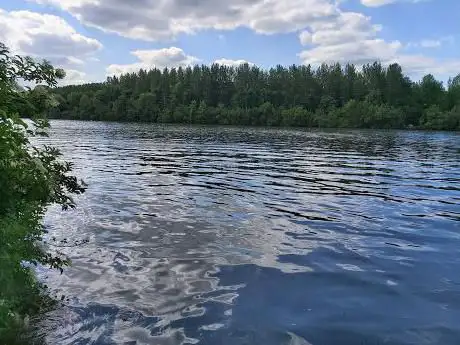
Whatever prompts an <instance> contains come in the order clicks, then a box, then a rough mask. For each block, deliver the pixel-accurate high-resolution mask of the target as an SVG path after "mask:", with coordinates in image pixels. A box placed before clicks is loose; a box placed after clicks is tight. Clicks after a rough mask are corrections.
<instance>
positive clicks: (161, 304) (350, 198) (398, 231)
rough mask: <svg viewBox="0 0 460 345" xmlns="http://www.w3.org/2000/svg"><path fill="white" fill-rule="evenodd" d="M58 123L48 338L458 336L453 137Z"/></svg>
mask: <svg viewBox="0 0 460 345" xmlns="http://www.w3.org/2000/svg"><path fill="white" fill-rule="evenodd" d="M52 127H53V129H52V131H51V137H50V138H49V139H47V140H46V141H47V142H48V143H51V144H53V145H54V146H57V147H59V148H60V149H61V150H62V152H63V153H64V157H65V158H66V159H68V160H71V161H73V162H74V163H75V166H76V168H75V172H76V174H77V175H78V176H80V177H82V178H83V179H84V180H85V181H86V182H87V183H88V185H89V188H88V191H87V193H86V194H84V195H83V196H82V197H79V198H77V202H78V208H77V209H76V210H74V211H69V212H67V213H64V214H63V213H62V212H60V211H59V210H57V209H56V208H53V209H52V210H51V211H50V212H49V213H48V215H47V217H46V226H47V228H48V229H49V230H50V234H49V238H52V237H56V243H59V244H58V247H57V249H59V250H61V251H63V252H64V253H66V254H68V255H69V257H70V258H71V259H72V263H73V265H72V267H70V268H68V269H66V270H65V271H64V273H63V274H62V275H60V274H59V273H58V272H48V271H46V270H41V271H40V272H39V275H40V276H41V278H42V279H45V280H46V281H47V283H48V285H49V286H50V288H51V290H52V291H53V293H55V294H56V295H57V296H61V295H65V298H64V303H63V305H62V306H60V307H58V308H57V309H56V310H54V311H52V312H50V313H49V314H47V315H43V317H42V318H41V322H40V323H39V325H38V326H39V327H38V329H39V330H38V335H37V336H44V337H45V338H46V340H47V343H48V344H53V345H54V344H60V345H61V344H81V345H83V344H98V345H99V344H100V345H105V344H107V345H109V344H125V345H128V344H129V345H131V344H138V345H140V344H160V345H161V344H168V345H169V344H170V345H173V344H174V345H175V344H209V345H220V344H222V345H240V344H241V345H242V344H248V345H258V344H261V345H262V344H263V345H271V344H291V345H307V344H312V345H360V344H363V345H367V344H369V345H373V344H378V345H380V344H391V345H403V344H404V345H406V344H414V345H422V344H442V345H450V344H452V345H454V344H455V345H458V344H459V343H460V135H459V134H448V133H425V132H384V131H382V132H379V131H304V130H280V129H254V128H249V129H242V128H223V127H187V126H157V125H146V124H116V123H92V122H78V121H53V122H52ZM63 239H65V241H64V242H61V241H62V240H63ZM75 242H78V244H77V245H75ZM53 243H54V242H53Z"/></svg>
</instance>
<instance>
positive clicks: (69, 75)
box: [59, 69, 89, 85]
mask: <svg viewBox="0 0 460 345" xmlns="http://www.w3.org/2000/svg"><path fill="white" fill-rule="evenodd" d="M65 72H66V76H65V78H64V79H62V80H61V81H59V85H76V84H85V83H88V82H89V80H88V76H87V75H86V73H84V72H82V71H77V70H74V69H67V70H66V71H65Z"/></svg>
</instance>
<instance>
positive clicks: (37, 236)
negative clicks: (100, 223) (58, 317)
mask: <svg viewBox="0 0 460 345" xmlns="http://www.w3.org/2000/svg"><path fill="white" fill-rule="evenodd" d="M63 76H64V73H63V71H62V70H59V69H55V68H53V67H52V66H51V65H50V64H49V63H48V62H46V61H43V62H36V61H34V60H33V59H31V58H29V57H25V58H24V57H21V56H14V55H11V54H10V52H9V51H8V49H7V48H6V47H5V46H4V45H3V44H0V191H1V197H0V239H1V241H0V283H1V287H0V340H1V341H3V342H4V343H8V344H12V343H13V341H14V340H13V339H14V338H15V336H16V334H15V332H17V331H18V330H19V329H20V326H21V323H22V321H21V320H24V319H25V318H26V319H27V315H31V314H33V313H35V312H37V311H38V310H40V308H42V307H43V306H44V302H45V301H46V300H47V299H46V296H44V295H43V292H44V291H43V287H42V286H41V285H40V284H39V283H38V282H37V281H36V280H35V277H34V275H33V272H32V271H31V269H30V268H29V266H30V265H38V264H41V265H48V266H50V267H52V268H57V269H61V270H62V267H63V266H65V265H67V264H68V261H67V260H66V258H64V257H63V256H62V255H60V253H58V252H56V253H55V252H52V251H50V250H46V249H45V248H44V247H43V246H42V238H43V236H44V234H45V233H46V229H44V227H43V225H42V218H43V216H44V213H45V211H46V208H47V206H48V205H50V204H54V203H57V204H60V205H62V207H63V209H67V208H73V207H75V204H74V201H73V200H72V198H71V197H70V195H72V194H80V193H82V192H83V191H84V184H82V182H79V181H78V180H77V179H76V178H75V177H74V176H71V175H70V174H69V173H70V172H71V169H72V166H71V164H70V163H67V162H63V161H61V160H59V157H60V153H59V151H58V150H57V149H55V148H53V147H49V146H44V147H37V146H33V145H32V144H31V142H30V141H29V138H30V137H33V136H44V135H47V133H46V128H47V127H48V123H47V121H46V120H44V119H43V115H44V114H45V113H46V112H47V111H48V109H49V108H50V107H51V106H53V105H54V104H56V100H55V99H54V98H53V97H50V94H49V92H48V89H49V87H54V86H56V80H57V79H58V78H62V77H63ZM21 80H22V81H23V82H30V83H35V84H41V83H44V84H45V85H39V86H36V87H35V88H34V89H33V90H32V89H30V88H28V89H24V88H21V87H20V86H19V84H18V82H19V81H21ZM20 115H27V116H30V117H33V118H34V120H32V121H30V122H29V123H26V122H24V121H23V120H21V118H20Z"/></svg>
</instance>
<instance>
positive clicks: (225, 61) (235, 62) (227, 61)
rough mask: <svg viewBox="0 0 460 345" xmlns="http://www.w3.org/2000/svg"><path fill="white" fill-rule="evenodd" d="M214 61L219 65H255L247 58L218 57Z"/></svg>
mask: <svg viewBox="0 0 460 345" xmlns="http://www.w3.org/2000/svg"><path fill="white" fill-rule="evenodd" d="M214 63H216V64H219V65H224V66H230V67H238V66H240V65H244V64H248V65H254V64H253V63H252V62H249V61H246V60H232V59H225V58H222V59H218V60H216V61H214Z"/></svg>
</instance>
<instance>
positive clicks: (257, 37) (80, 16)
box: [0, 0, 460, 84]
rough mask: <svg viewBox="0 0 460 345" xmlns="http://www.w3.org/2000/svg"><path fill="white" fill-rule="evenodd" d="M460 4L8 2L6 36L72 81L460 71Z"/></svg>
mask: <svg viewBox="0 0 460 345" xmlns="http://www.w3.org/2000/svg"><path fill="white" fill-rule="evenodd" d="M459 15H460V1H459V0H227V1H220V0H2V1H1V2H0V41H1V42H3V43H5V44H6V45H7V46H8V47H9V48H10V49H11V50H12V51H13V52H14V53H18V54H23V55H30V56H33V57H36V58H40V59H42V58H43V59H47V60H50V61H51V62H52V63H53V64H54V65H56V66H59V67H62V68H64V69H65V70H66V71H67V77H66V79H64V81H62V83H63V84H79V83H86V82H95V81H104V80H105V79H106V78H107V77H108V76H111V75H119V74H121V73H127V72H133V71H137V70H139V69H140V68H144V69H149V68H153V67H156V68H165V67H170V68H172V67H178V66H187V65H194V64H211V63H214V62H217V63H220V64H228V65H238V64H240V63H243V62H248V63H251V64H256V65H258V66H261V67H263V68H270V67H272V66H276V65H278V64H281V65H291V64H311V65H313V66H317V65H319V64H321V63H335V62H341V63H347V62H350V63H354V64H356V65H358V66H360V65H362V64H365V63H369V62H374V61H380V62H382V63H383V64H389V63H393V62H397V63H399V64H401V65H402V67H403V70H404V71H405V73H406V74H408V75H409V76H410V77H411V78H413V79H414V80H417V79H420V78H421V77H422V76H423V75H425V74H428V73H432V74H434V75H435V76H436V77H437V78H438V79H441V80H443V81H447V79H448V78H449V77H450V76H455V75H457V74H458V73H460V21H459V20H458V16H459Z"/></svg>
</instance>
